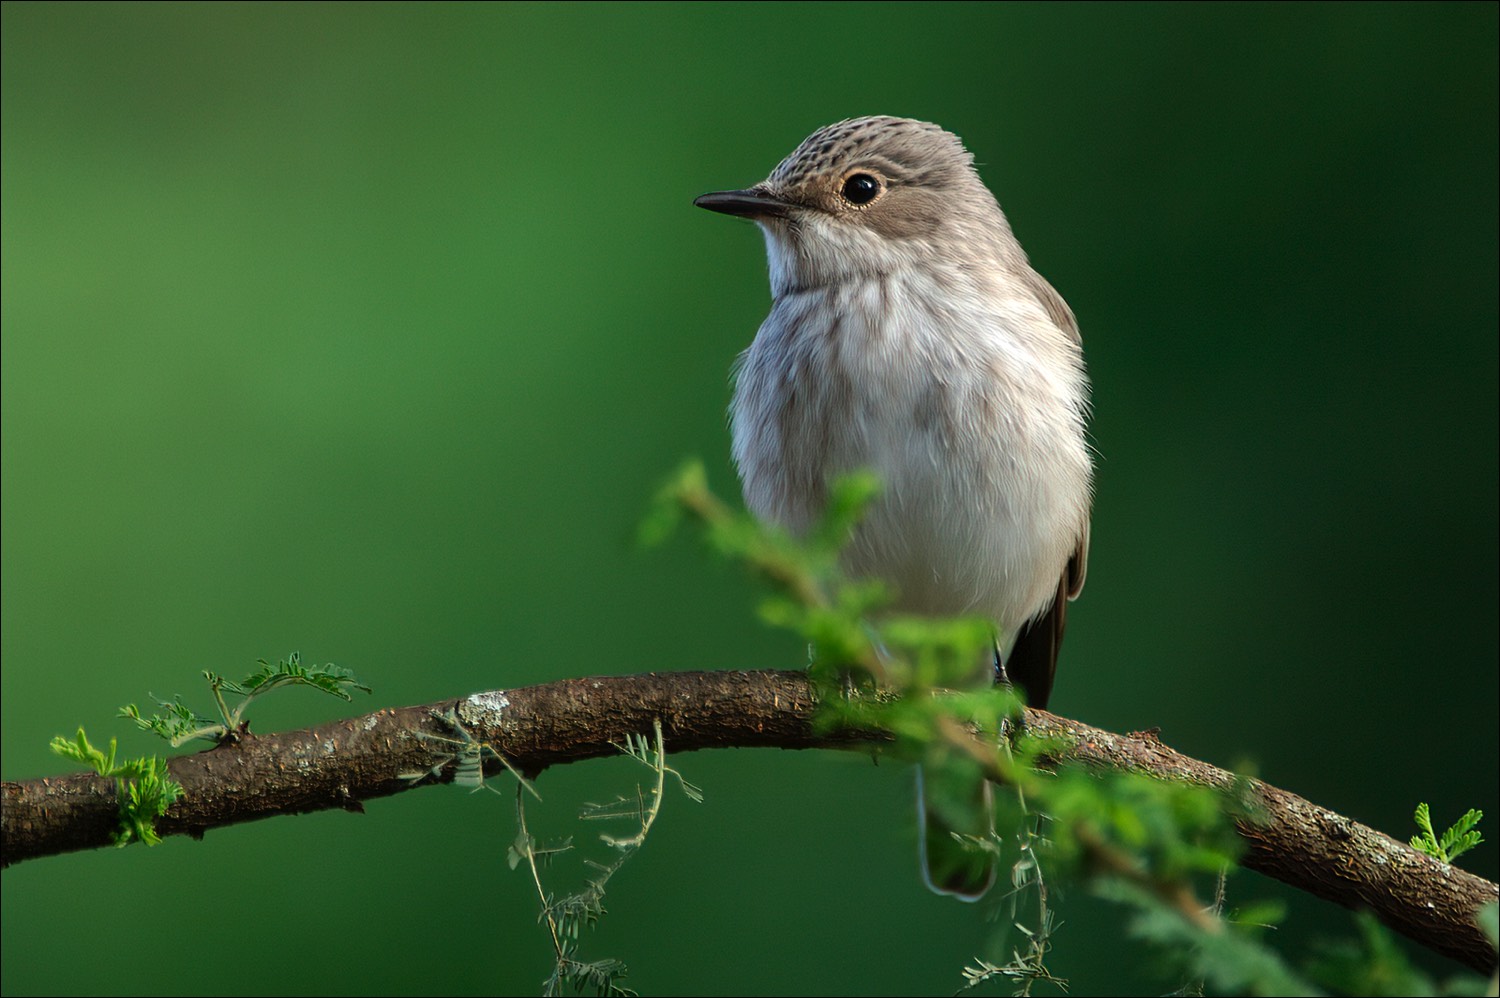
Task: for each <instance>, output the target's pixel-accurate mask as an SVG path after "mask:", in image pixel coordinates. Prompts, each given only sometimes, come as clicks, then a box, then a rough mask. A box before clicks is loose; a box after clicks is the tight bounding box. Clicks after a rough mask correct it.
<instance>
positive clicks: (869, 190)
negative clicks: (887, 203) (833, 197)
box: [839, 173, 881, 206]
mask: <svg viewBox="0 0 1500 998" xmlns="http://www.w3.org/2000/svg"><path fill="white" fill-rule="evenodd" d="M880 191H881V186H880V179H879V178H878V177H876V176H875V175H873V174H869V173H851V174H849V176H847V177H845V178H844V186H843V187H841V188H840V189H839V194H841V195H842V196H843V198H844V200H845V201H848V202H849V203H850V204H852V205H855V206H862V205H867V204H869V203H870V202H871V201H874V200H875V199H876V198H877V197H879V196H880Z"/></svg>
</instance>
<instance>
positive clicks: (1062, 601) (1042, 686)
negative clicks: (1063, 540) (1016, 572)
mask: <svg viewBox="0 0 1500 998" xmlns="http://www.w3.org/2000/svg"><path fill="white" fill-rule="evenodd" d="M1088 559H1089V531H1088V527H1087V526H1085V527H1084V530H1083V536H1082V537H1080V538H1079V539H1078V547H1077V548H1076V549H1074V551H1073V556H1072V557H1071V558H1069V559H1068V565H1067V567H1066V568H1064V569H1063V573H1062V576H1061V578H1059V579H1058V581H1057V596H1056V597H1055V598H1054V599H1053V600H1052V606H1051V607H1049V608H1048V609H1047V611H1046V612H1045V613H1043V614H1042V615H1041V616H1039V617H1034V618H1032V619H1031V621H1030V622H1028V623H1027V624H1026V625H1025V626H1024V627H1022V628H1021V633H1020V634H1018V635H1017V636H1016V643H1015V646H1014V647H1012V648H1011V650H1010V659H1009V660H1008V661H1006V663H1005V675H1006V676H1007V678H1009V679H1010V681H1011V682H1012V683H1014V684H1015V685H1016V686H1019V687H1020V688H1021V692H1023V693H1025V694H1026V702H1027V703H1028V704H1030V705H1031V706H1033V707H1045V706H1047V698H1048V697H1049V696H1051V695H1052V679H1053V677H1054V676H1056V675H1057V652H1058V649H1060V648H1061V647H1062V639H1063V628H1064V627H1066V626H1067V622H1068V601H1069V600H1072V599H1077V598H1078V594H1079V593H1081V592H1082V591H1083V578H1084V575H1085V573H1086V571H1087V568H1088Z"/></svg>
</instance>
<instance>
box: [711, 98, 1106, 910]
mask: <svg viewBox="0 0 1500 998" xmlns="http://www.w3.org/2000/svg"><path fill="white" fill-rule="evenodd" d="M694 203H695V204H697V205H698V206H699V207H703V208H708V209H710V210H711V211H718V212H723V213H725V214H729V215H739V216H743V217H745V218H749V219H752V220H754V221H755V222H756V223H757V224H758V225H759V226H760V228H761V230H762V232H763V233H764V234H765V238H766V252H767V255H768V256H769V259H770V275H771V294H772V298H773V301H772V304H771V313H770V315H768V316H767V317H766V320H765V321H764V322H763V323H762V324H761V327H760V331H759V332H758V333H756V336H755V341H754V342H753V343H751V345H750V348H749V349H748V350H747V351H745V353H744V354H743V355H742V356H741V358H740V361H739V367H738V373H737V375H736V378H735V389H734V402H733V405H732V409H731V424H732V427H733V437H734V459H735V462H736V463H737V464H738V466H739V472H740V477H741V479H742V480H743V483H744V491H745V501H746V503H747V504H748V505H749V507H750V509H751V510H752V511H753V512H754V513H755V514H756V515H757V516H759V517H760V518H761V519H763V520H766V521H769V522H771V523H776V524H779V525H781V526H783V527H786V528H788V529H789V530H791V531H792V532H794V533H796V532H801V531H805V530H806V529H808V528H809V527H810V526H812V525H813V524H814V523H816V522H817V521H818V520H819V518H820V516H821V514H822V512H823V507H824V504H825V502H826V498H827V495H828V489H829V485H830V483H831V482H832V481H833V480H834V479H835V478H837V477H838V476H840V475H843V474H846V473H849V472H852V471H855V470H859V469H870V470H872V471H874V472H875V473H876V474H877V475H878V476H879V478H880V481H881V484H882V487H883V489H882V492H881V495H880V497H879V498H878V499H877V500H876V501H875V502H874V503H873V504H872V506H871V508H870V509H869V510H868V511H867V513H866V516H865V518H864V520H863V521H861V523H860V524H859V526H858V527H857V528H856V530H855V532H854V535H853V537H852V538H851V540H850V543H849V545H848V547H847V548H846V549H845V551H844V555H843V558H844V565H845V567H846V568H847V569H848V571H849V572H850V573H851V574H852V575H855V576H862V577H875V578H879V579H882V580H884V581H885V582H886V583H888V584H889V585H890V586H891V587H892V589H893V590H894V593H895V604H894V607H895V608H896V609H898V610H901V611H905V612H910V613H916V614H926V615H932V616H945V617H947V616H957V615H963V614H982V615H984V616H986V617H988V618H989V619H991V620H993V621H994V622H995V629H996V656H997V657H996V659H995V662H994V664H995V665H998V666H999V667H1000V668H999V674H1000V675H1001V676H1002V677H1003V678H1006V679H1008V680H1009V681H1010V682H1011V683H1014V684H1015V685H1016V686H1018V687H1019V688H1020V689H1021V690H1022V691H1023V692H1024V693H1025V695H1026V698H1027V700H1028V701H1029V702H1030V704H1031V705H1032V706H1034V707H1040V706H1043V705H1044V704H1045V703H1046V702H1047V696H1048V694H1049V693H1050V692H1051V690H1052V678H1053V674H1054V672H1055V670H1056V665H1057V650H1058V646H1059V644H1060V643H1061V641H1062V635H1063V622H1064V616H1065V613H1066V608H1067V601H1068V600H1069V599H1072V598H1074V597H1076V596H1077V595H1078V593H1079V591H1080V590H1081V589H1082V588H1083V577H1084V565H1085V561H1086V559H1087V555H1088V540H1089V506H1090V493H1091V480H1092V477H1093V465H1092V461H1091V460H1090V456H1089V448H1088V444H1087V441H1086V439H1085V423H1086V421H1087V417H1088V410H1089V402H1088V379H1087V376H1086V375H1085V373H1084V367H1083V348H1082V342H1081V340H1080V338H1079V333H1078V325H1077V322H1076V321H1075V320H1074V318H1073V313H1072V311H1071V310H1070V309H1069V308H1068V306H1067V304H1066V303H1065V302H1064V301H1063V300H1062V297H1061V296H1060V295H1058V293H1057V292H1056V291H1055V290H1053V288H1052V286H1051V285H1050V284H1048V283H1047V282H1046V281H1045V280H1043V279H1042V277H1041V276H1040V275H1039V274H1038V273H1037V272H1036V271H1034V270H1032V269H1031V265H1030V264H1029V263H1028V262H1027V259H1026V254H1025V252H1023V251H1022V249H1021V245H1020V243H1018V242H1017V241H1016V238H1015V236H1014V235H1012V234H1011V230H1010V224H1009V223H1008V222H1007V221H1006V218H1005V215H1004V213H1002V212H1001V210H1000V206H999V204H997V203H996V201H995V198H994V196H993V195H992V194H990V192H989V190H988V189H987V188H986V187H985V186H984V184H983V182H982V181H981V180H980V179H979V174H978V173H977V172H976V171H975V169H974V162H973V156H972V155H970V153H969V152H968V151H967V150H966V149H965V148H964V146H963V143H962V142H960V141H959V139H958V137H957V136H955V135H953V134H952V133H950V132H947V131H944V130H943V129H942V128H939V127H938V126H937V125H932V124H928V123H926V122H921V121H912V120H910V119H906V118H890V117H870V118H854V119H851V120H848V121H841V122H839V123H838V124H835V125H829V126H827V127H825V128H820V129H819V130H818V131H816V132H814V133H813V134H812V135H810V136H808V137H807V139H806V140H805V141H804V142H803V143H802V144H801V145H800V146H798V147H797V148H796V149H795V150H794V151H793V152H792V154H791V155H790V156H788V157H787V158H786V159H784V160H782V162H781V164H780V165H779V166H777V167H776V169H775V170H773V171H772V172H771V175H770V176H769V177H768V178H766V179H765V180H763V181H762V182H760V183H759V184H756V185H755V186H754V187H750V188H747V189H745V190H738V191H724V192H720V193H716V194H704V195H703V196H702V197H699V198H698V199H697V201H695V202H694ZM988 671H989V664H988V663H986V665H985V667H984V668H983V670H982V672H983V673H984V674H987V673H988ZM980 674H981V670H976V682H978V681H981V680H979V678H978V676H979V675H980ZM986 790H987V788H986ZM987 802H988V794H987V793H985V794H983V795H982V798H981V800H979V801H976V802H975V803H976V806H975V807H974V808H972V809H971V811H972V812H973V813H972V815H971V816H959V817H957V818H956V819H955V816H954V815H953V814H951V813H947V812H943V813H939V812H937V811H935V810H934V811H932V812H930V813H928V814H927V817H926V820H924V821H923V823H922V825H923V866H924V873H925V874H926V876H927V880H928V883H929V884H930V885H932V886H933V888H934V889H935V890H938V891H941V892H943V893H949V894H955V895H958V896H960V897H968V898H974V897H978V896H979V895H981V894H983V893H984V891H985V890H986V889H987V888H988V887H989V885H990V883H991V882H993V879H994V862H993V858H992V856H993V854H991V853H988V852H975V851H973V850H967V849H965V848H964V847H963V846H962V845H961V844H960V843H959V842H958V841H956V839H955V837H954V836H953V835H952V834H950V833H951V832H963V833H966V834H969V835H982V834H984V833H985V832H986V831H987V829H988V828H989V827H990V826H989V824H988V822H989V820H990V816H989V813H988V810H989V809H988V806H987ZM981 810H982V816H981Z"/></svg>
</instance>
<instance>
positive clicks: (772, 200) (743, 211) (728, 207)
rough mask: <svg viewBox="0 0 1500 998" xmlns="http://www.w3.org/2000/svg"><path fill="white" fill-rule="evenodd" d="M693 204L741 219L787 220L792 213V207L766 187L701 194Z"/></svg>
mask: <svg viewBox="0 0 1500 998" xmlns="http://www.w3.org/2000/svg"><path fill="white" fill-rule="evenodd" d="M693 204H695V205H697V206H698V207H699V208H707V209H708V210H709V211H717V212H722V213H723V214H725V215H739V216H740V217H741V218H785V217H786V216H787V214H788V212H790V211H791V205H789V204H787V203H786V202H785V201H782V200H781V199H780V198H777V197H775V196H774V195H772V194H771V193H770V192H769V191H767V190H766V189H765V187H764V186H757V187H751V188H748V189H746V190H743V191H715V192H714V193H712V194H700V195H698V196H697V197H696V198H694V199H693Z"/></svg>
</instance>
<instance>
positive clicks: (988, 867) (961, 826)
mask: <svg viewBox="0 0 1500 998" xmlns="http://www.w3.org/2000/svg"><path fill="white" fill-rule="evenodd" d="M968 789H969V788H964V791H963V792H961V793H958V794H956V795H954V796H955V798H956V799H944V800H941V801H940V800H936V799H931V800H930V799H929V798H928V795H927V793H926V787H925V786H924V783H923V779H922V767H921V766H918V767H917V815H918V819H919V820H918V823H917V835H918V843H919V845H920V848H921V857H922V880H923V882H925V883H926V884H927V886H928V887H930V888H931V889H932V890H933V891H935V892H936V893H938V894H949V895H952V896H953V897H956V898H958V899H959V900H961V901H978V900H979V899H980V898H981V897H983V896H984V893H985V892H986V891H988V890H989V889H990V886H991V885H992V884H994V882H995V868H996V866H997V865H998V864H999V856H998V855H997V854H996V853H995V851H994V849H993V848H991V845H992V843H993V842H994V838H995V836H994V832H995V807H994V797H993V796H992V795H991V793H990V785H989V782H988V781H987V780H984V779H980V780H979V781H978V782H977V783H976V784H975V785H974V786H973V792H972V795H971V794H969V793H968Z"/></svg>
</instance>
